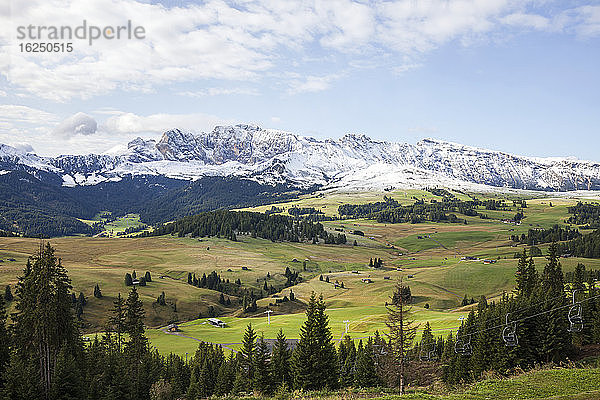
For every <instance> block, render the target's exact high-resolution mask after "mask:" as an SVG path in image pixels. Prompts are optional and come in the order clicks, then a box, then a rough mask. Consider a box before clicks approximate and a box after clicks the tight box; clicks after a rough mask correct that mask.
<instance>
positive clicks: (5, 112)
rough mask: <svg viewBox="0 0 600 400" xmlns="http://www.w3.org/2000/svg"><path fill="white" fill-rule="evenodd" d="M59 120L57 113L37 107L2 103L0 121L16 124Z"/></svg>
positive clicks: (35, 123) (40, 123) (38, 123)
mask: <svg viewBox="0 0 600 400" xmlns="http://www.w3.org/2000/svg"><path fill="white" fill-rule="evenodd" d="M57 121H58V116H56V115H55V114H52V113H49V112H46V111H42V110H39V109H37V108H32V107H27V106H20V105H14V104H5V105H0V122H1V123H4V124H9V125H10V126H13V127H14V126H16V125H17V124H33V125H46V124H48V123H54V122H57Z"/></svg>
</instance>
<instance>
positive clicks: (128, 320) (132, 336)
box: [124, 286, 148, 360]
mask: <svg viewBox="0 0 600 400" xmlns="http://www.w3.org/2000/svg"><path fill="white" fill-rule="evenodd" d="M124 328H125V332H126V333H127V334H128V335H129V341H128V342H127V344H126V346H125V347H126V349H127V352H128V354H129V355H130V356H132V357H133V359H134V360H140V359H141V358H142V355H143V354H144V353H146V352H147V351H148V339H147V338H146V336H145V332H144V307H143V304H142V301H141V300H140V297H139V295H138V292H137V289H136V288H135V286H134V287H133V288H132V289H131V292H129V296H127V301H126V303H125V324H124Z"/></svg>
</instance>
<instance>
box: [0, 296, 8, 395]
mask: <svg viewBox="0 0 600 400" xmlns="http://www.w3.org/2000/svg"><path fill="white" fill-rule="evenodd" d="M9 362H10V336H9V335H8V331H7V330H6V306H5V304H4V299H3V298H2V296H0V389H2V388H3V387H4V383H5V382H4V374H5V371H6V368H7V367H8V363H9Z"/></svg>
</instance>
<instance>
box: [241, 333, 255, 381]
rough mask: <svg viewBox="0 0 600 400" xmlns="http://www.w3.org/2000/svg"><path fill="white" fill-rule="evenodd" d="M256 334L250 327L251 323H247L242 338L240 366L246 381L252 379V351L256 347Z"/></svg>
mask: <svg viewBox="0 0 600 400" xmlns="http://www.w3.org/2000/svg"><path fill="white" fill-rule="evenodd" d="M257 337H258V335H257V334H256V331H255V330H254V329H253V328H252V324H251V323H250V324H248V326H247V327H246V331H245V332H244V337H243V339H242V350H241V351H240V354H241V355H242V368H243V370H244V372H245V373H246V382H252V380H253V379H254V351H255V349H256V338H257Z"/></svg>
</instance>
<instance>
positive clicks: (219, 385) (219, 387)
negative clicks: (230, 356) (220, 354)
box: [215, 362, 233, 396]
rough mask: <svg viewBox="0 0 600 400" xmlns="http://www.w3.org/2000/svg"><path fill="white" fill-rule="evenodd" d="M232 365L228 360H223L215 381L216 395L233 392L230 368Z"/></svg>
mask: <svg viewBox="0 0 600 400" xmlns="http://www.w3.org/2000/svg"><path fill="white" fill-rule="evenodd" d="M230 368H231V366H230V365H229V363H228V362H223V363H222V364H221V366H220V367H219V372H218V374H217V380H216V382H215V395H217V396H225V395H227V394H229V392H231V387H232V383H233V382H231V378H230V372H229V369H230Z"/></svg>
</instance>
